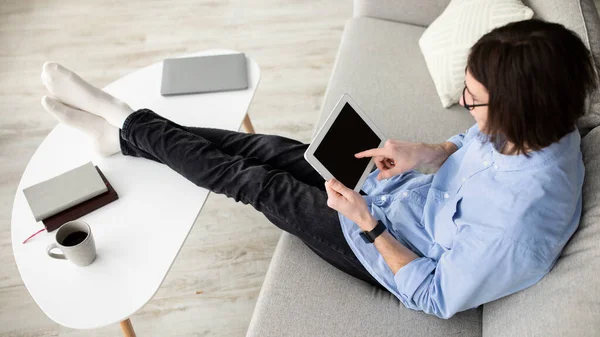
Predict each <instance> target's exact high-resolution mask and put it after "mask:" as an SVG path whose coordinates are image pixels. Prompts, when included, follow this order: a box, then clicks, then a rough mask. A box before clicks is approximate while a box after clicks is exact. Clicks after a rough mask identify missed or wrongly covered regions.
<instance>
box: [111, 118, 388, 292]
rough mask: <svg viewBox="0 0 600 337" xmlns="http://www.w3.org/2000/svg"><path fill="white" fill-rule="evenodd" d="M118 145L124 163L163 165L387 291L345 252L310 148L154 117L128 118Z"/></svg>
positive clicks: (347, 249)
mask: <svg viewBox="0 0 600 337" xmlns="http://www.w3.org/2000/svg"><path fill="white" fill-rule="evenodd" d="M120 144H121V152H122V153H123V155H128V156H134V157H143V158H147V159H150V160H153V161H156V162H159V163H163V164H166V165H168V166H169V167H170V168H172V169H173V170H175V171H176V172H177V173H179V174H181V175H182V176H183V177H185V178H186V179H187V180H189V181H191V182H192V183H194V184H195V185H197V186H200V187H203V188H206V189H208V190H210V191H211V192H214V193H220V194H225V195H226V196H227V197H229V198H233V199H234V200H235V201H236V202H238V201H241V202H242V203H244V204H251V205H252V206H253V207H254V208H255V209H256V210H258V211H259V212H262V213H263V214H264V215H265V217H266V218H267V219H268V220H269V221H271V222H272V223H273V224H275V226H277V227H279V228H280V229H282V230H284V231H286V232H288V233H291V234H293V235H294V236H296V237H298V238H300V240H302V241H303V242H304V243H305V244H306V245H307V246H308V248H310V249H311V250H312V251H313V252H315V253H316V254H317V255H318V256H320V257H321V258H322V259H324V260H325V261H327V262H328V263H330V264H331V265H333V266H335V267H336V268H338V269H339V270H341V271H343V272H345V273H347V274H349V275H352V276H354V277H356V278H358V279H361V280H363V281H365V282H368V283H370V284H372V285H374V286H376V287H379V288H381V289H383V290H386V291H387V289H386V288H385V287H383V286H382V285H381V284H379V282H377V280H375V279H374V278H373V277H372V276H371V275H370V274H369V272H368V271H367V270H366V269H365V268H364V267H363V265H362V264H361V263H360V261H359V260H358V259H357V258H356V256H355V255H354V253H353V252H352V249H351V248H350V246H348V243H347V242H346V239H345V237H344V234H343V233H342V230H341V225H340V221H339V219H338V213H337V211H336V210H334V209H332V208H330V207H329V206H327V192H326V191H325V185H324V184H325V180H324V179H323V178H322V177H321V176H320V175H319V173H317V172H316V171H315V170H314V169H313V167H312V166H311V165H310V164H309V163H308V162H306V160H305V159H304V156H303V155H304V152H305V151H306V148H307V147H308V145H309V144H303V143H302V142H299V141H297V140H293V139H290V138H286V137H282V136H277V135H267V134H248V133H244V132H237V131H229V130H222V129H215V128H201V127H186V126H181V125H179V124H176V123H174V122H172V121H170V120H168V119H166V118H164V117H162V116H160V115H158V114H156V113H155V112H153V111H152V110H150V109H140V110H137V111H134V112H133V113H132V114H131V115H129V116H128V117H127V119H126V120H125V122H124V124H123V128H122V129H121V130H120Z"/></svg>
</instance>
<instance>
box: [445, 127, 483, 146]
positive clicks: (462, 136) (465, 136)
mask: <svg viewBox="0 0 600 337" xmlns="http://www.w3.org/2000/svg"><path fill="white" fill-rule="evenodd" d="M477 132H479V126H477V123H475V124H474V125H473V126H471V127H470V128H469V129H467V130H465V132H463V133H459V134H457V135H454V136H452V137H450V138H448V139H447V140H446V141H447V142H451V143H454V145H456V147H457V148H458V149H460V148H461V147H462V146H463V144H465V143H467V142H468V141H469V140H470V139H471V138H472V137H473V135H475V134H476V133H477Z"/></svg>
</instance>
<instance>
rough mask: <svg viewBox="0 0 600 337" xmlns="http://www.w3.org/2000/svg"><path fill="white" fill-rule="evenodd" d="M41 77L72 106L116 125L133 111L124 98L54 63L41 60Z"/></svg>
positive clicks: (55, 93) (45, 83)
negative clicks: (42, 62)
mask: <svg viewBox="0 0 600 337" xmlns="http://www.w3.org/2000/svg"><path fill="white" fill-rule="evenodd" d="M41 78H42V82H43V83H44V85H45V86H46V88H47V89H48V91H50V93H51V94H52V96H54V97H56V98H57V99H59V100H60V101H62V102H64V103H65V104H68V105H70V106H72V107H74V108H77V109H80V110H83V111H87V112H90V113H92V114H94V115H97V116H100V117H102V118H104V119H106V120H107V121H108V122H109V123H110V124H112V125H113V126H115V127H117V128H119V129H121V128H123V122H124V121H125V119H126V118H127V116H129V114H131V113H132V112H133V109H131V108H130V107H129V105H127V104H126V103H125V102H123V101H121V100H118V99H117V98H115V97H114V96H112V95H110V94H109V93H107V92H105V91H103V90H101V89H98V88H96V87H94V86H93V85H91V84H89V83H88V82H86V81H84V80H83V79H82V78H81V77H79V75H77V74H75V73H74V72H72V71H71V70H69V69H67V68H65V67H63V66H62V65H60V64H58V63H55V62H46V63H44V65H43V66H42V74H41Z"/></svg>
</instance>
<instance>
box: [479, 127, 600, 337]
mask: <svg viewBox="0 0 600 337" xmlns="http://www.w3.org/2000/svg"><path fill="white" fill-rule="evenodd" d="M581 145H582V146H581V150H582V153H583V162H584V165H585V180H584V182H583V210H582V215H581V223H580V225H579V229H578V230H577V231H576V232H575V234H573V237H571V239H570V240H569V242H568V243H567V245H566V246H565V248H564V250H563V252H562V254H561V256H560V258H559V259H558V261H557V262H556V265H555V266H554V267H553V268H552V270H551V271H550V273H548V274H547V275H546V276H545V277H544V278H543V279H542V280H541V281H540V282H538V283H537V284H535V285H534V286H532V287H530V288H528V289H525V290H524V291H520V292H518V293H515V294H512V295H509V296H506V297H503V298H501V299H498V300H496V301H493V302H490V303H487V304H484V305H483V312H484V315H483V335H484V336H490V337H491V336H544V337H552V336H557V337H558V336H598V335H600V283H599V282H598V278H597V277H598V275H600V244H599V243H600V127H597V128H595V129H593V130H592V131H590V132H589V133H588V134H587V135H586V136H585V137H584V138H583V139H582V142H581Z"/></svg>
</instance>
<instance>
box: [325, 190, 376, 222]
mask: <svg viewBox="0 0 600 337" xmlns="http://www.w3.org/2000/svg"><path fill="white" fill-rule="evenodd" d="M325 190H326V191H327V197H328V198H327V206H329V207H331V208H333V209H335V210H336V211H338V212H340V213H342V214H343V215H344V216H345V217H346V218H348V219H350V220H352V221H353V222H354V223H356V224H357V225H358V226H359V227H361V228H362V229H363V230H371V229H372V228H363V227H368V226H369V220H370V219H371V213H370V212H369V208H368V207H367V203H366V202H365V199H363V197H362V196H361V195H360V193H358V192H356V191H354V190H352V189H349V188H348V187H346V186H344V184H343V183H342V182H341V181H339V180H337V179H335V178H331V179H330V180H328V181H326V182H325Z"/></svg>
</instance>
